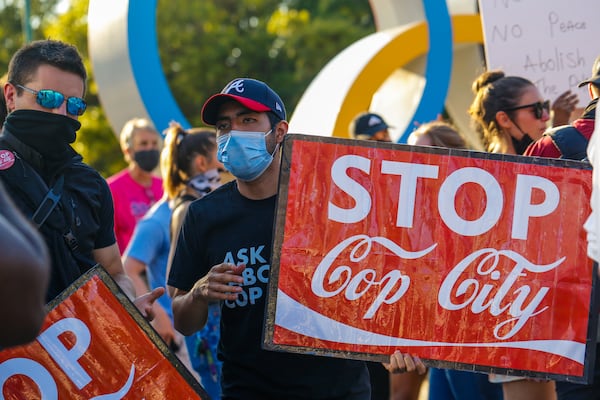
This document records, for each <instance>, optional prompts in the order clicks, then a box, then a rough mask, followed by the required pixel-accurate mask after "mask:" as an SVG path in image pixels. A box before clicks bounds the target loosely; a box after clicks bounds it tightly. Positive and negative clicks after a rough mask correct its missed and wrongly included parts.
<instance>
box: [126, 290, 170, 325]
mask: <svg viewBox="0 0 600 400" xmlns="http://www.w3.org/2000/svg"><path fill="white" fill-rule="evenodd" d="M163 294H165V288H163V287H158V288H156V289H154V290H152V291H151V292H148V293H145V294H143V295H141V296H139V297H137V298H136V299H135V300H134V301H133V304H135V306H136V307H137V309H138V310H139V311H140V313H142V315H143V316H144V318H146V319H147V320H148V321H152V320H153V319H154V302H155V301H156V300H157V299H158V298H159V297H160V296H162V295H163Z"/></svg>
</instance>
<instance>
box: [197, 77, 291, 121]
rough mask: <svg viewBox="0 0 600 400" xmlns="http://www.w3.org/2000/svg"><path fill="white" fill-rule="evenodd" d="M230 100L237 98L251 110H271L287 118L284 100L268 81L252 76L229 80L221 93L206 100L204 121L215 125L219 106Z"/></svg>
mask: <svg viewBox="0 0 600 400" xmlns="http://www.w3.org/2000/svg"><path fill="white" fill-rule="evenodd" d="M229 100H235V101H237V102H238V103H240V104H242V105H243V106H244V107H246V108H248V109H249V110H252V111H257V112H267V111H271V112H273V114H275V115H276V116H277V117H278V118H279V119H282V120H285V119H286V114H285V106H284V105H283V101H281V98H280V97H279V95H278V94H277V93H275V91H274V90H273V89H271V88H270V87H269V86H268V85H267V84H266V83H264V82H261V81H259V80H256V79H251V78H236V79H234V80H232V81H231V82H229V83H228V84H227V85H226V86H225V87H224V88H223V90H221V93H217V94H215V95H213V96H211V97H210V98H209V99H208V100H206V102H205V103H204V105H203V106H202V121H204V123H206V124H208V125H215V124H216V122H217V113H218V111H219V107H221V106H222V105H223V103H225V102H227V101H229Z"/></svg>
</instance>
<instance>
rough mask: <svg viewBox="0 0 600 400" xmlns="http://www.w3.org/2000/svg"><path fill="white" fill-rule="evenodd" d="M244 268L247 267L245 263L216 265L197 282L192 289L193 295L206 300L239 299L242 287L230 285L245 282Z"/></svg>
mask: <svg viewBox="0 0 600 400" xmlns="http://www.w3.org/2000/svg"><path fill="white" fill-rule="evenodd" d="M244 268H246V265H245V264H240V265H234V264H229V263H222V264H218V265H215V266H214V267H212V268H211V269H210V271H208V274H206V276H205V277H204V278H202V279H199V280H198V281H197V282H196V284H195V285H194V287H193V288H192V290H191V292H192V297H193V298H194V299H203V300H204V301H206V302H208V301H217V300H235V299H237V297H238V294H239V293H240V292H241V291H242V287H241V286H238V285H230V283H236V284H239V285H242V284H243V283H244V279H243V278H242V277H241V276H240V275H241V274H242V271H243V270H244Z"/></svg>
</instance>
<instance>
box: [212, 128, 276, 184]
mask: <svg viewBox="0 0 600 400" xmlns="http://www.w3.org/2000/svg"><path fill="white" fill-rule="evenodd" d="M272 131H273V130H272V129H271V130H269V131H268V132H266V133H263V132H244V131H230V132H229V133H226V134H225V135H222V136H219V137H218V138H217V144H218V146H219V147H218V150H217V158H218V159H219V161H221V162H222V163H223V165H224V166H225V168H227V170H228V171H229V172H231V174H232V175H233V176H235V177H236V178H238V179H241V180H243V181H253V180H255V179H256V178H258V177H259V176H261V175H262V173H263V172H265V171H266V169H267V168H268V167H269V165H271V163H272V162H273V154H271V153H269V151H268V150H267V142H266V140H265V138H266V136H267V135H268V134H270V133H271V132H272ZM273 153H275V151H273Z"/></svg>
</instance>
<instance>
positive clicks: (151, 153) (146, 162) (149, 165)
mask: <svg viewBox="0 0 600 400" xmlns="http://www.w3.org/2000/svg"><path fill="white" fill-rule="evenodd" d="M133 159H134V160H135V162H136V163H137V165H139V166H140V168H141V169H143V170H144V171H146V172H151V171H152V170H153V169H154V168H156V166H157V165H158V160H159V159H160V151H158V150H140V151H136V152H135V153H133Z"/></svg>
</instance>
